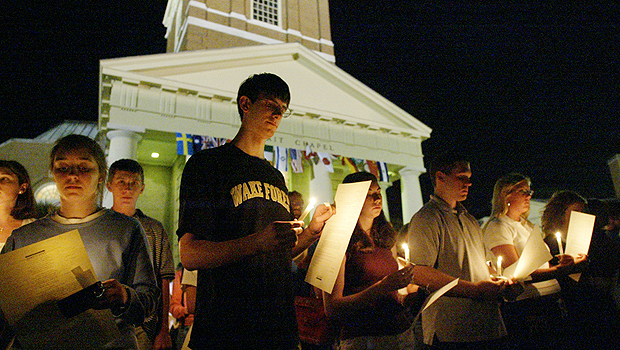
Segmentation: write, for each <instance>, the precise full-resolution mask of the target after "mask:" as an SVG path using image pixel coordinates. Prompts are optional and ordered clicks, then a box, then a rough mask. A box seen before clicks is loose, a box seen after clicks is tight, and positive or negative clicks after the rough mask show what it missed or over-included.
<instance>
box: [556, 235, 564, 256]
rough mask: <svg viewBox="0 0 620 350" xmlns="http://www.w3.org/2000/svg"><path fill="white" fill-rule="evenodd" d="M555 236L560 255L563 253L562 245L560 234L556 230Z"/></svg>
mask: <svg viewBox="0 0 620 350" xmlns="http://www.w3.org/2000/svg"><path fill="white" fill-rule="evenodd" d="M555 238H556V239H557V240H558V249H560V255H564V246H563V245H562V234H561V233H560V232H556V233H555Z"/></svg>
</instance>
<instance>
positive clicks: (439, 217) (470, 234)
mask: <svg viewBox="0 0 620 350" xmlns="http://www.w3.org/2000/svg"><path fill="white" fill-rule="evenodd" d="M408 236H409V248H410V250H411V251H410V254H411V261H412V262H413V263H415V264H418V265H424V266H430V267H433V268H435V269H437V270H439V271H441V272H443V273H445V274H448V275H450V276H453V277H457V278H460V279H462V280H465V281H469V282H473V283H476V282H479V281H483V280H487V279H489V270H488V267H487V265H486V259H485V250H484V244H483V242H482V230H481V229H480V226H479V225H478V221H477V220H476V219H475V218H474V217H473V216H472V215H470V214H469V213H468V212H467V210H466V209H465V208H464V207H463V206H462V205H461V204H460V203H457V206H456V208H454V209H453V208H451V207H450V205H448V203H446V202H445V201H444V200H442V199H441V198H439V197H437V196H431V200H430V201H428V202H427V203H426V204H425V205H424V206H423V207H422V209H420V211H418V212H417V213H416V214H415V215H414V216H413V218H412V219H411V223H410V224H409V228H408ZM422 328H423V331H424V342H425V343H426V344H432V341H433V339H434V337H435V336H437V339H439V341H442V342H477V341H484V340H492V339H497V338H500V337H502V336H505V335H506V328H505V326H504V322H503V320H502V317H501V314H500V310H499V304H498V303H497V302H495V301H488V300H477V299H469V298H456V297H449V296H445V295H444V296H442V297H441V298H439V299H438V300H437V301H436V302H435V303H434V304H432V305H431V306H430V307H429V308H428V309H426V310H425V311H424V312H423V313H422Z"/></svg>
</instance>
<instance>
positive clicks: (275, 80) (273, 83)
mask: <svg viewBox="0 0 620 350" xmlns="http://www.w3.org/2000/svg"><path fill="white" fill-rule="evenodd" d="M241 96H246V97H247V98H249V99H250V101H251V102H252V103H254V102H256V100H258V99H259V98H261V97H262V98H267V99H272V98H277V99H279V100H281V101H282V102H286V104H288V103H289V102H290V101H291V92H290V90H289V88H288V84H286V82H285V81H284V80H282V78H280V77H279V76H277V75H275V74H273V73H260V74H254V75H251V76H250V77H248V78H247V79H246V80H244V81H243V83H241V85H240V86H239V92H238V93H237V110H238V111H239V117H240V118H241V120H243V110H242V109H241V105H240V104H239V99H241Z"/></svg>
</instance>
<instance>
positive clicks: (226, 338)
mask: <svg viewBox="0 0 620 350" xmlns="http://www.w3.org/2000/svg"><path fill="white" fill-rule="evenodd" d="M290 98H291V96H290V91H289V88H288V85H287V84H286V83H285V82H284V81H283V80H282V79H281V78H280V77H278V76H276V75H274V74H270V73H262V74H256V75H253V76H251V77H249V78H248V79H246V80H245V81H244V82H243V83H242V84H241V86H240V87H239V92H238V96H237V106H238V111H239V115H240V118H241V126H240V129H239V131H238V133H237V135H236V136H235V138H234V139H233V140H232V141H231V142H230V143H227V144H225V145H223V146H220V147H217V148H214V149H208V150H204V151H201V152H198V153H197V154H195V155H193V156H192V157H191V158H190V159H189V160H188V162H187V164H186V165H185V168H184V171H183V176H182V181H181V187H180V209H179V222H178V230H177V236H178V240H179V255H180V260H181V263H182V265H181V264H179V266H177V267H176V269H175V267H174V263H173V257H172V253H171V249H170V242H169V241H168V235H167V233H166V232H165V230H164V227H163V225H162V224H161V223H160V222H158V221H157V220H154V219H152V218H150V217H148V216H146V215H145V214H144V213H143V212H142V211H141V210H140V209H138V208H137V207H136V205H137V201H138V198H139V196H140V195H141V194H142V193H143V191H144V189H145V184H144V171H143V169H142V167H141V166H140V164H139V163H138V162H136V161H134V160H129V159H122V160H119V161H116V162H114V163H113V164H112V165H111V166H110V167H109V169H108V167H107V164H106V160H105V155H104V152H103V150H102V149H101V147H100V146H99V145H98V144H97V143H96V142H95V141H94V140H92V139H90V138H88V137H85V136H80V135H69V136H66V137H64V138H62V139H60V140H58V141H57V143H56V144H55V146H54V147H53V149H52V151H51V154H50V158H49V168H50V173H51V174H52V176H53V179H54V182H55V183H56V186H57V188H58V192H59V194H60V205H59V207H58V208H56V209H55V210H53V211H52V212H50V213H48V214H47V215H45V216H44V217H42V218H38V219H36V214H35V213H36V210H35V209H36V208H35V200H34V196H33V190H32V185H31V183H30V179H29V177H28V174H27V172H26V169H24V167H23V166H22V165H21V164H19V163H18V162H16V161H6V160H0V248H2V253H7V252H11V251H14V250H17V249H20V248H22V247H26V246H28V245H30V244H33V243H36V242H40V241H42V240H45V239H47V238H51V237H55V236H58V235H60V234H62V233H65V232H68V231H71V230H74V229H77V230H79V234H80V236H81V238H82V240H83V243H84V246H85V249H86V252H87V253H88V256H89V258H90V260H91V263H92V266H93V268H94V271H93V273H94V274H95V275H96V276H97V278H98V279H99V281H100V283H101V286H102V291H101V294H100V295H97V296H96V298H95V300H94V302H93V303H92V305H90V307H92V308H93V309H109V310H111V313H112V315H113V317H114V320H115V323H116V326H117V328H118V330H119V333H118V334H119V335H118V337H117V338H116V339H113V340H111V341H109V342H107V343H105V344H100V348H103V349H140V350H145V349H194V350H198V349H324V350H325V349H352V350H353V349H536V348H541V349H573V348H575V349H577V348H578V349H595V348H596V349H598V348H608V347H610V346H613V345H611V344H614V343H615V342H616V341H617V340H618V339H617V338H618V337H619V331H620V322H619V321H618V305H620V294H619V291H620V288H619V286H618V274H619V271H620V254H619V252H620V235H619V229H620V204H618V201H612V200H607V201H606V200H586V199H585V198H583V197H581V196H580V195H579V194H577V193H575V192H572V191H560V192H557V193H555V194H554V195H553V196H552V197H551V198H550V199H549V201H548V202H547V204H546V206H545V209H544V212H543V213H542V218H541V228H540V230H537V229H535V228H534V225H533V224H532V223H531V222H530V221H529V220H528V215H529V211H530V200H531V198H532V195H533V191H532V189H531V186H532V181H531V180H530V178H528V177H527V176H524V175H521V174H517V173H510V174H507V175H505V176H503V177H501V178H500V179H498V180H497V182H496V184H495V187H494V191H493V197H492V199H491V204H492V212H491V215H490V218H489V220H488V221H487V222H486V223H485V224H484V225H483V226H482V227H481V226H480V224H479V221H478V220H477V219H476V218H474V217H473V216H472V215H471V214H469V213H468V211H467V209H466V208H465V207H464V206H463V203H462V202H463V201H464V200H465V199H466V198H467V196H468V194H469V190H470V187H471V186H472V182H471V176H472V171H473V169H472V168H471V165H470V162H469V161H468V160H467V158H466V157H465V156H463V155H461V154H458V153H456V152H447V153H444V154H441V155H439V156H437V157H435V158H434V159H432V160H431V161H430V162H429V164H428V165H429V174H430V177H431V180H432V184H433V194H432V195H431V198H430V200H429V201H428V202H427V203H426V204H425V205H424V206H423V207H422V208H421V209H420V210H419V211H418V212H417V213H416V214H415V215H413V217H412V218H411V221H410V222H409V223H408V224H407V225H405V226H404V229H402V230H400V231H399V230H397V229H395V228H394V227H393V226H392V225H391V224H390V222H388V220H387V219H386V216H385V214H384V213H383V198H382V195H381V188H380V184H379V181H378V180H377V178H376V177H375V176H374V175H373V174H371V173H369V172H356V173H352V174H349V175H347V176H346V177H345V178H344V180H343V183H345V184H349V183H359V182H369V183H370V185H369V189H368V193H367V195H366V198H365V201H364V203H363V205H362V208H361V212H360V214H359V217H358V219H357V223H356V225H355V229H354V230H353V233H352V236H351V239H350V241H349V242H348V246H347V248H346V253H345V255H344V258H343V261H342V263H341V264H340V268H339V271H338V273H337V277H336V280H335V284H334V287H333V290H332V291H331V292H329V293H328V292H326V291H321V290H319V289H318V288H314V287H312V286H310V285H309V284H308V283H306V282H304V275H305V273H306V271H307V269H308V265H309V262H310V260H311V258H312V255H313V253H314V251H315V249H316V246H317V242H318V239H319V237H320V236H321V233H322V230H323V227H324V226H325V223H326V222H327V221H328V220H329V219H330V218H331V217H332V216H333V215H334V214H335V213H336V211H337V205H338V203H334V204H327V203H326V204H322V205H319V206H317V207H316V209H315V211H314V213H313V215H312V218H311V219H309V220H308V221H309V223H308V224H307V225H306V224H305V223H304V222H303V221H300V220H299V219H300V215H301V212H302V210H303V207H304V201H303V198H302V196H301V194H300V193H299V192H296V191H291V192H289V190H288V188H287V186H286V184H285V181H284V178H283V176H282V174H281V173H280V172H279V171H278V170H277V169H275V168H274V167H273V166H272V165H271V164H269V162H267V161H266V160H265V159H264V149H265V143H266V141H267V140H268V139H269V138H270V137H272V136H273V135H274V133H275V132H276V130H277V128H278V126H279V124H280V122H281V121H282V118H284V117H286V116H287V115H288V114H289V113H290V112H289V111H288V104H289V101H290ZM104 188H107V189H108V191H109V192H110V193H111V194H112V197H113V205H112V207H111V208H109V209H106V208H103V207H102V206H101V198H102V195H103V190H104ZM573 211H578V212H588V213H591V214H594V215H596V221H595V226H594V231H593V233H592V240H591V245H590V249H589V252H588V255H585V254H580V255H577V256H570V255H567V254H563V253H562V252H563V251H564V250H563V246H564V245H565V244H566V237H567V233H568V225H569V220H570V214H571V212H573ZM399 232H400V233H399ZM532 234H540V235H541V237H540V239H543V240H544V242H545V243H546V245H547V248H548V250H549V253H550V256H552V257H553V258H552V259H551V260H549V261H548V262H546V263H544V264H543V265H542V266H540V267H539V268H538V269H537V270H535V271H534V272H532V273H531V275H530V276H529V277H528V278H527V279H526V281H524V282H520V281H517V280H516V279H514V278H510V277H511V276H506V277H503V276H501V274H500V273H498V271H499V270H505V269H506V268H508V267H509V266H511V265H513V264H515V263H516V262H517V261H518V260H519V258H520V256H521V254H522V253H523V251H524V248H525V245H526V242H527V241H528V238H529V237H530V235H532ZM532 237H535V236H532ZM558 237H559V238H558ZM402 243H406V244H407V249H406V251H407V253H406V254H404V253H403V250H402V249H400V248H399V247H400V244H402ZM560 245H562V246H560ZM498 257H501V259H500V260H498ZM489 261H492V262H494V261H499V263H498V264H499V265H498V264H496V265H495V266H494V265H493V264H489ZM576 274H578V275H579V278H574V276H575V275H576ZM25 278H27V277H25ZM456 279H458V280H456ZM449 283H454V286H453V287H452V288H451V289H450V290H449V291H448V292H447V293H445V294H444V295H443V296H441V297H440V298H439V299H437V300H435V301H434V302H433V303H432V304H431V305H428V307H427V308H424V307H425V306H427V305H425V304H426V303H428V299H429V296H430V295H432V293H433V292H435V291H437V290H439V289H441V288H442V287H444V286H446V285H447V284H449ZM170 284H172V291H170ZM304 298H305V299H304ZM308 299H309V300H310V301H314V302H313V303H309V304H308V303H305V304H304V303H302V301H303V300H308ZM308 305H310V307H314V308H315V309H314V310H312V311H313V313H312V315H314V316H312V317H315V318H316V322H315V323H312V322H310V323H307V322H305V321H307V320H306V319H305V320H304V322H305V323H304V324H303V327H302V325H301V323H300V322H301V321H300V318H301V317H302V309H301V308H302V307H306V306H308ZM423 308H424V309H423ZM169 315H172V320H171V319H169ZM304 315H305V312H304ZM306 316H307V315H306ZM319 317H321V318H320V319H319ZM0 320H1V321H2V323H1V324H0V349H1V350H3V349H9V348H13V349H29V348H32V347H31V346H30V344H29V343H28V341H27V340H26V338H22V337H20V335H22V334H27V333H28V332H36V331H37V330H36V329H13V328H12V327H11V325H10V322H8V321H7V319H6V317H4V315H3V314H0ZM311 321H312V320H311ZM308 324H310V325H308ZM171 325H172V326H171ZM313 327H315V329H313ZM319 327H320V328H321V329H320V330H319V329H318V328H319ZM314 331H316V332H317V334H319V333H318V332H319V331H320V332H321V333H320V334H319V336H317V337H312V336H309V335H308V334H306V333H307V332H309V333H312V332H314ZM55 348H64V347H63V344H56V346H55Z"/></svg>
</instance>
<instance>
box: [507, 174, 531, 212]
mask: <svg viewBox="0 0 620 350" xmlns="http://www.w3.org/2000/svg"><path fill="white" fill-rule="evenodd" d="M532 194H533V192H532V190H531V189H530V185H529V184H528V182H527V181H526V180H524V181H521V182H519V183H517V184H516V185H515V186H514V187H513V189H512V190H511V191H510V193H509V194H508V195H507V196H506V204H507V205H508V211H509V212H511V213H513V214H515V215H516V216H521V215H523V214H525V213H527V212H528V211H529V210H530V199H532Z"/></svg>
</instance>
